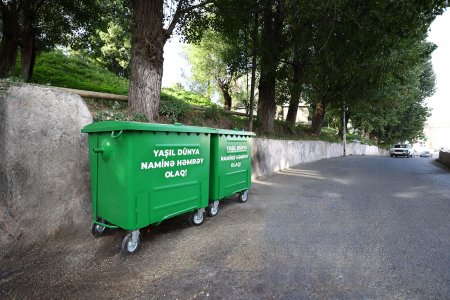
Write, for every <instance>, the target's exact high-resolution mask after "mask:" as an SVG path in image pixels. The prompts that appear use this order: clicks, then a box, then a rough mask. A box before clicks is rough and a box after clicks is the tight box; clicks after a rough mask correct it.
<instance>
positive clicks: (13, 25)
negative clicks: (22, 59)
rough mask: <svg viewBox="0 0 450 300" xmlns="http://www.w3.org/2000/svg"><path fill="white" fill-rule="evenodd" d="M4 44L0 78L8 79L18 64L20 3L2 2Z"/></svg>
mask: <svg viewBox="0 0 450 300" xmlns="http://www.w3.org/2000/svg"><path fill="white" fill-rule="evenodd" d="M0 11H1V14H2V43H1V45H0V77H1V78H3V77H6V76H7V75H8V73H9V71H10V70H11V68H12V67H13V66H14V65H15V64H16V57H17V48H18V46H19V36H18V34H17V33H18V32H19V3H18V1H8V2H5V1H1V2H0Z"/></svg>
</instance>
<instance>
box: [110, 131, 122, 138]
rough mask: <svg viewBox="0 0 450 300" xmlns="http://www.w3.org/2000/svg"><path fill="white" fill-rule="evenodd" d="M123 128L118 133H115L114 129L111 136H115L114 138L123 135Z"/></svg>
mask: <svg viewBox="0 0 450 300" xmlns="http://www.w3.org/2000/svg"><path fill="white" fill-rule="evenodd" d="M122 132H123V131H122V130H121V131H119V133H118V134H114V131H112V132H111V137H112V138H113V139H117V138H118V137H119V136H121V135H122Z"/></svg>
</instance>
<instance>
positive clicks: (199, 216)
mask: <svg viewBox="0 0 450 300" xmlns="http://www.w3.org/2000/svg"><path fill="white" fill-rule="evenodd" d="M189 221H190V222H191V224H192V225H194V226H200V225H202V224H203V221H205V209H204V208H201V209H199V210H197V211H196V212H194V213H192V214H191V216H190V217H189Z"/></svg>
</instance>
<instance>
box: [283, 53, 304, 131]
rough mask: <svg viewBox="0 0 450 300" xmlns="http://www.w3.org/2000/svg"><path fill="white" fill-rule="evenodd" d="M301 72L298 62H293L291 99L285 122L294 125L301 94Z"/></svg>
mask: <svg viewBox="0 0 450 300" xmlns="http://www.w3.org/2000/svg"><path fill="white" fill-rule="evenodd" d="M302 72H303V66H302V65H301V64H300V62H299V61H297V62H294V74H293V76H292V86H291V99H290V100H289V109H288V113H287V116H286V122H289V123H292V124H295V123H296V121H297V112H298V104H299V103H300V95H301V93H302V76H301V75H302Z"/></svg>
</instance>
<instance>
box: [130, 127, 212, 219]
mask: <svg viewBox="0 0 450 300" xmlns="http://www.w3.org/2000/svg"><path fill="white" fill-rule="evenodd" d="M134 134H135V135H137V138H135V139H134V140H135V141H136V142H135V143H134V144H133V145H135V146H136V147H138V148H139V149H134V150H133V153H135V154H136V156H135V159H134V161H133V162H132V166H133V167H132V170H131V174H133V176H134V179H133V182H134V184H133V187H134V190H133V193H134V194H135V195H136V202H137V203H136V209H137V211H136V212H137V225H136V226H137V227H144V226H147V225H149V224H155V223H159V222H161V221H163V220H166V219H168V218H171V217H173V216H176V215H179V214H182V213H186V212H190V211H193V210H195V209H198V208H203V207H206V206H208V192H209V186H208V182H209V165H210V134H205V133H199V134H196V133H176V132H152V133H137V132H136V133H134Z"/></svg>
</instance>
